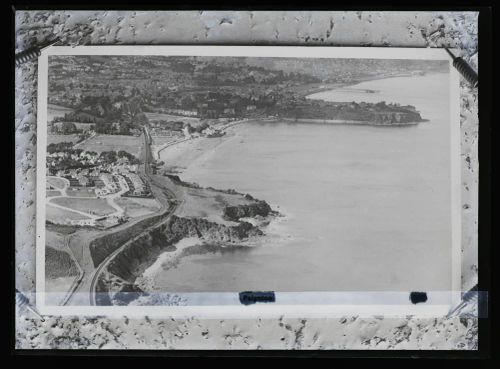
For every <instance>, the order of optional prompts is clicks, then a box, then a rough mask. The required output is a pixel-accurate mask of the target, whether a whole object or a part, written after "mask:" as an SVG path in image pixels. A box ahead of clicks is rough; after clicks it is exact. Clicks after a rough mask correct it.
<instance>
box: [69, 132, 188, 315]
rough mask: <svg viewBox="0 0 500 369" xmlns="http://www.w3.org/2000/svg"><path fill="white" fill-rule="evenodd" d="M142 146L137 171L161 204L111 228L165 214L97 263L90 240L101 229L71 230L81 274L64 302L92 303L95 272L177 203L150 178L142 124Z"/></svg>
mask: <svg viewBox="0 0 500 369" xmlns="http://www.w3.org/2000/svg"><path fill="white" fill-rule="evenodd" d="M143 135H144V147H143V150H142V160H143V162H144V165H143V166H141V175H143V176H144V177H145V179H146V180H147V181H149V183H150V185H151V189H152V191H153V192H156V193H157V195H158V196H155V197H157V199H158V201H159V202H160V204H161V209H160V210H159V211H158V212H156V213H154V214H149V215H147V216H143V217H140V218H137V219H135V220H134V221H130V222H128V223H125V224H122V225H120V226H118V227H117V228H114V231H120V230H123V229H124V228H126V227H130V226H132V225H134V224H136V223H138V222H139V221H142V220H144V219H146V218H150V217H153V216H157V215H158V214H162V213H164V212H168V215H167V216H166V217H162V219H160V220H159V221H158V222H156V223H155V224H154V225H152V226H150V227H148V228H146V229H145V230H143V231H141V232H140V233H139V234H137V235H136V236H135V237H134V238H132V239H131V240H129V241H128V242H127V243H125V244H124V245H122V246H120V247H119V248H117V249H116V250H115V251H114V252H112V253H111V254H110V255H108V257H106V259H104V260H103V261H102V262H101V263H100V264H99V265H98V266H97V267H95V266H94V264H93V260H92V257H91V255H90V250H89V247H90V244H91V242H92V241H93V240H95V239H97V238H99V237H102V236H103V235H104V233H103V232H102V231H101V232H97V231H96V232H92V231H89V230H85V231H83V233H82V232H80V233H78V234H75V235H74V236H73V237H72V238H74V239H75V240H76V242H75V243H76V246H75V247H77V249H78V248H79V247H81V249H79V252H81V254H80V255H79V256H80V261H81V264H80V267H81V270H82V277H81V278H80V280H79V282H78V284H77V286H76V287H74V290H73V292H72V293H71V296H68V297H67V298H66V299H65V303H64V304H65V305H66V304H70V305H79V306H81V305H83V306H85V305H95V302H96V301H95V293H96V286H97V281H98V280H99V276H100V275H101V273H102V271H103V270H104V269H105V268H106V266H107V265H108V264H109V262H110V261H111V260H112V259H113V258H114V257H115V256H116V255H117V254H118V253H119V252H120V251H121V250H123V248H124V247H125V246H126V245H128V244H129V242H133V241H134V240H136V239H137V238H139V237H140V236H141V235H143V234H144V233H145V232H148V231H150V230H151V229H152V228H154V227H156V226H158V224H160V223H161V222H165V221H167V220H168V219H169V218H170V216H171V215H172V214H173V213H174V212H175V210H176V209H177V207H178V206H179V204H178V202H177V201H170V200H176V197H175V194H174V193H173V192H172V191H171V190H169V189H168V188H167V187H166V186H165V185H164V184H162V183H161V182H160V181H158V180H157V179H154V178H152V177H151V174H152V168H151V164H152V160H153V159H152V155H151V147H150V144H151V137H150V135H149V132H148V130H147V129H146V128H145V129H144V133H143Z"/></svg>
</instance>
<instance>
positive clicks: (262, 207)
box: [223, 200, 274, 222]
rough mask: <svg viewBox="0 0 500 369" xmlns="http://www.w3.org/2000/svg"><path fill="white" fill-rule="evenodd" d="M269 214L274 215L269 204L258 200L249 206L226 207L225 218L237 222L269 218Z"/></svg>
mask: <svg viewBox="0 0 500 369" xmlns="http://www.w3.org/2000/svg"><path fill="white" fill-rule="evenodd" d="M269 214H274V211H273V210H272V209H271V207H270V206H269V204H268V203H267V202H265V201H262V200H257V202H255V203H253V204H248V205H237V206H226V207H225V208H224V214H223V218H224V219H227V220H231V221H234V222H237V221H239V220H240V218H249V217H250V218H254V217H256V216H261V217H267V216H268V215H269Z"/></svg>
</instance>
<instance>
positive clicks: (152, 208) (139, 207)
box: [116, 197, 160, 218]
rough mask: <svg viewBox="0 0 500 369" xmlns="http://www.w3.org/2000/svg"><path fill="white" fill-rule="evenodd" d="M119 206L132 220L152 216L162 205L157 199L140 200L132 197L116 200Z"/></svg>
mask: <svg viewBox="0 0 500 369" xmlns="http://www.w3.org/2000/svg"><path fill="white" fill-rule="evenodd" d="M116 203H117V204H118V206H121V207H122V208H123V209H124V210H125V214H126V215H128V216H129V217H131V218H136V217H140V216H143V215H147V214H152V213H154V212H156V211H158V210H159V209H160V204H159V203H158V201H157V200H155V199H140V198H132V197H128V198H127V197H120V198H118V199H117V200H116Z"/></svg>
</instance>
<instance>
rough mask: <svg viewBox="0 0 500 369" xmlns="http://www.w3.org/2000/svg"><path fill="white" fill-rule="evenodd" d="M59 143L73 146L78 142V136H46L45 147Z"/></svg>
mask: <svg viewBox="0 0 500 369" xmlns="http://www.w3.org/2000/svg"><path fill="white" fill-rule="evenodd" d="M60 142H73V144H76V143H77V142H78V135H53V134H48V135H47V145H50V144H51V143H60Z"/></svg>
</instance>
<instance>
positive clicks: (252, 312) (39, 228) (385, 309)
mask: <svg viewBox="0 0 500 369" xmlns="http://www.w3.org/2000/svg"><path fill="white" fill-rule="evenodd" d="M49 55H163V56H169V55H170V56H247V57H300V58H364V59H420V60H449V62H450V124H451V128H450V140H451V189H450V194H451V207H452V209H451V214H452V260H451V263H452V276H451V280H452V286H451V290H450V291H443V292H434V293H432V292H430V293H428V297H429V300H428V302H427V303H425V304H417V305H413V304H411V303H410V302H409V301H408V298H407V297H403V295H402V294H397V296H398V298H397V299H396V300H393V299H392V298H391V297H393V296H394V292H391V291H388V292H379V293H371V292H355V293H351V295H349V294H347V295H346V294H345V293H342V292H340V293H335V292H332V293H316V295H317V296H319V295H323V297H324V298H327V299H328V301H329V302H330V303H331V304H317V305H311V304H309V305H308V304H304V301H308V300H307V298H308V297H307V296H308V294H309V298H310V293H306V292H303V293H294V294H293V295H296V297H292V298H290V296H289V297H288V298H286V297H285V295H286V294H280V293H277V303H276V304H255V305H249V306H243V305H235V306H234V305H233V306H228V305H225V306H224V305H212V306H201V305H200V306H193V305H192V306H48V305H45V201H44V199H45V180H46V168H45V157H46V142H47V93H48V56H49ZM459 97H460V96H459V74H458V72H457V71H456V70H455V68H454V67H453V66H452V64H451V60H450V58H449V56H448V55H447V53H446V52H445V51H444V49H429V48H427V49H422V48H420V49H418V48H375V47H367V48H363V47H303V46H119V45H113V46H77V47H70V46H54V47H50V48H48V49H45V50H43V51H42V53H41V55H40V57H39V60H38V113H37V136H38V137H37V162H38V164H37V193H36V196H37V199H38V200H39V201H37V203H36V209H37V221H36V291H37V292H36V297H37V298H36V302H37V307H38V309H39V310H40V312H41V313H42V314H44V315H79V316H96V315H107V316H124V315H126V316H145V315H148V316H164V317H172V318H186V317H192V316H196V317H198V318H254V317H265V318H271V317H279V316H285V317H302V318H315V317H340V316H344V315H359V316H361V317H371V316H374V315H380V316H386V317H403V316H408V315H413V316H418V317H439V316H443V315H446V313H447V312H448V311H449V309H450V308H451V307H452V306H454V305H456V304H457V303H458V302H459V301H460V298H461V292H460V289H461V213H460V209H461V206H460V204H461V201H460V198H461V192H460V190H461V188H460V182H461V181H460V173H461V167H460V100H459ZM301 295H302V300H301ZM346 296H347V297H349V296H350V298H351V299H352V300H350V301H351V303H349V302H348V301H349V299H348V301H346ZM406 296H408V295H407V294H406ZM280 299H283V300H285V301H293V300H297V301H303V302H302V304H291V303H286V302H285V303H283V302H282V303H279V301H280ZM360 300H361V301H363V302H362V303H361V304H360V303H359V301H360ZM332 301H337V302H338V303H335V302H332ZM386 301H391V302H390V303H388V302H386Z"/></svg>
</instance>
